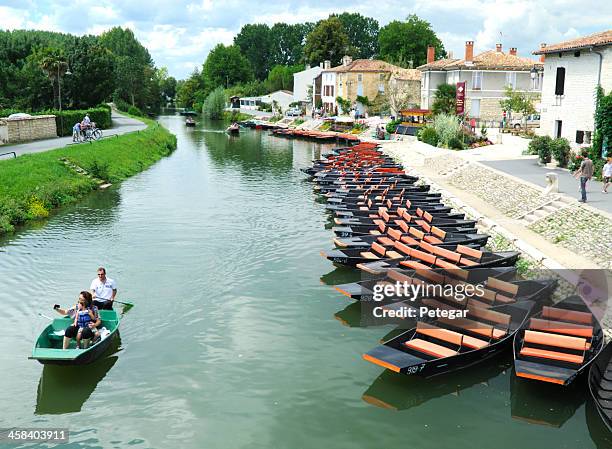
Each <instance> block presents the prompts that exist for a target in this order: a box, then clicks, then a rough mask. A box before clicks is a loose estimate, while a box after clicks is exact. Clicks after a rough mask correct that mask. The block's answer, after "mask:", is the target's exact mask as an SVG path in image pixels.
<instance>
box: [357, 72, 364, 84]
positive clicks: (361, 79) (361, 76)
mask: <svg viewBox="0 0 612 449" xmlns="http://www.w3.org/2000/svg"><path fill="white" fill-rule="evenodd" d="M357 81H359V82H362V81H363V75H362V74H361V73H360V74H358V75H357Z"/></svg>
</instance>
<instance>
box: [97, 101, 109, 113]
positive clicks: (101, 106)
mask: <svg viewBox="0 0 612 449" xmlns="http://www.w3.org/2000/svg"><path fill="white" fill-rule="evenodd" d="M96 108H104V109H108V112H110V111H111V107H110V105H108V104H107V103H100V104H99V105H98V106H96Z"/></svg>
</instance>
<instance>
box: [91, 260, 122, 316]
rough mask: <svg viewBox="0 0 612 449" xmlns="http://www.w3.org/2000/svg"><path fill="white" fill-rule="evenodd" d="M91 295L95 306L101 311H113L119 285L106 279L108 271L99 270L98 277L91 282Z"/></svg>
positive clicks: (101, 268)
mask: <svg viewBox="0 0 612 449" xmlns="http://www.w3.org/2000/svg"><path fill="white" fill-rule="evenodd" d="M89 288H90V289H91V294H92V296H93V300H94V301H93V302H94V305H95V306H96V307H97V308H98V309H100V310H104V309H106V310H112V308H113V301H115V296H116V295H117V284H115V281H114V280H112V279H110V278H107V277H106V269H105V268H104V267H100V268H98V277H97V278H96V279H94V280H93V281H91V287H89Z"/></svg>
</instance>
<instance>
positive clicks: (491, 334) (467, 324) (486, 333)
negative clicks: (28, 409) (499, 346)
mask: <svg viewBox="0 0 612 449" xmlns="http://www.w3.org/2000/svg"><path fill="white" fill-rule="evenodd" d="M451 324H452V326H453V327H457V328H458V329H463V330H466V331H468V332H473V333H475V334H478V335H482V336H483V337H487V338H494V339H495V340H499V339H500V338H503V337H505V336H506V334H507V332H506V331H503V330H501V329H497V328H495V327H493V326H491V325H489V324H485V323H480V322H478V321H474V320H470V319H469V318H455V319H454V320H452V323H451Z"/></svg>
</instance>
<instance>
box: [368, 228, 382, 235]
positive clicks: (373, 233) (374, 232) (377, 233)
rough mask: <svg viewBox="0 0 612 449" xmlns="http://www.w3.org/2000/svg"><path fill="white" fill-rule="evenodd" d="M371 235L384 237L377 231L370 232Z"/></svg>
mask: <svg viewBox="0 0 612 449" xmlns="http://www.w3.org/2000/svg"><path fill="white" fill-rule="evenodd" d="M370 234H372V235H382V233H381V232H380V231H377V230H375V229H374V230H372V231H370Z"/></svg>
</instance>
